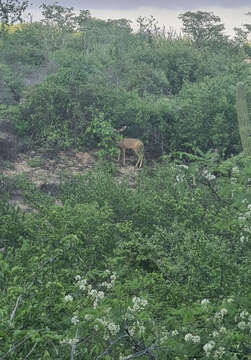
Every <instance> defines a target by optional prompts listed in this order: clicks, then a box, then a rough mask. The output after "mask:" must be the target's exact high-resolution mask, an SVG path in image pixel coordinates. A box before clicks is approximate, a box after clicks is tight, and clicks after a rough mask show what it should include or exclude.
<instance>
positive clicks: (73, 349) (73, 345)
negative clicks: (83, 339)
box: [71, 329, 78, 360]
mask: <svg viewBox="0 0 251 360" xmlns="http://www.w3.org/2000/svg"><path fill="white" fill-rule="evenodd" d="M77 338H78V329H77V330H76V333H75V339H77ZM75 350H76V343H75V341H74V342H73V343H72V344H71V360H73V359H74V353H75Z"/></svg>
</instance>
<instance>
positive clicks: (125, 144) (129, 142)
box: [118, 138, 144, 168]
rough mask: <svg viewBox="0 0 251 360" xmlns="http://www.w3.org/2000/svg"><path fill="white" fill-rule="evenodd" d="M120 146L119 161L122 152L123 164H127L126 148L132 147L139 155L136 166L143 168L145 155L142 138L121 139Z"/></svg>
mask: <svg viewBox="0 0 251 360" xmlns="http://www.w3.org/2000/svg"><path fill="white" fill-rule="evenodd" d="M118 147H119V149H120V152H119V157H118V161H119V160H120V156H121V154H123V166H125V155H126V149H130V150H133V151H134V153H135V154H136V156H137V162H136V165H135V167H138V168H141V166H142V162H143V156H144V144H143V142H142V141H141V140H139V139H133V138H124V139H121V140H120V141H119V143H118Z"/></svg>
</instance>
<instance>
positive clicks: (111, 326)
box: [108, 322, 120, 335]
mask: <svg viewBox="0 0 251 360" xmlns="http://www.w3.org/2000/svg"><path fill="white" fill-rule="evenodd" d="M108 329H109V331H110V332H111V333H112V334H113V335H115V334H117V333H118V332H119V330H120V326H119V325H116V324H114V323H112V322H111V323H109V324H108Z"/></svg>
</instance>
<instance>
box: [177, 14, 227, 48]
mask: <svg viewBox="0 0 251 360" xmlns="http://www.w3.org/2000/svg"><path fill="white" fill-rule="evenodd" d="M179 19H181V20H182V22H183V29H182V30H183V32H184V33H185V34H186V35H187V36H188V38H189V39H190V40H192V41H193V42H194V43H195V45H196V46H197V47H201V46H204V45H210V44H214V45H215V44H216V43H219V42H222V41H226V39H227V36H226V35H224V34H223V30H224V29H225V27H224V24H222V23H220V22H221V19H220V17H219V16H215V15H214V14H213V13H211V12H205V11H197V12H191V11H187V12H185V13H184V14H181V15H179Z"/></svg>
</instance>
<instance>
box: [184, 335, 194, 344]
mask: <svg viewBox="0 0 251 360" xmlns="http://www.w3.org/2000/svg"><path fill="white" fill-rule="evenodd" d="M192 338H193V334H190V333H188V334H186V335H185V338H184V339H185V341H186V342H188V341H192Z"/></svg>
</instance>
